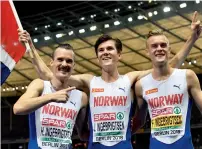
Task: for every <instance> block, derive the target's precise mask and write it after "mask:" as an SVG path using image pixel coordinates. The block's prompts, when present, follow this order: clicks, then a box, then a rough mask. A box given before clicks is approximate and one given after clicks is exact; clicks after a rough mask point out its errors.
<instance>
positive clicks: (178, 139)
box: [135, 30, 202, 149]
mask: <svg viewBox="0 0 202 149" xmlns="http://www.w3.org/2000/svg"><path fill="white" fill-rule="evenodd" d="M147 52H148V55H149V57H150V58H151V61H152V64H153V70H152V72H151V73H150V74H148V75H147V76H145V77H143V78H141V79H140V80H139V81H138V82H137V83H136V85H135V91H136V96H137V102H138V107H139V108H140V110H146V108H145V107H147V106H148V109H149V115H150V118H151V137H150V149H156V148H159V149H171V148H172V149H193V144H192V137H191V132H190V119H191V107H192V102H193V100H192V99H191V98H190V97H193V99H194V101H195V103H196V104H197V106H198V107H199V110H200V111H201V112H202V91H201V88H200V83H199V80H198V78H197V76H196V74H195V73H194V72H193V71H192V70H189V69H174V68H171V67H170V66H169V64H168V59H169V54H170V45H169V41H168V39H167V37H166V36H165V35H164V34H163V33H162V31H160V30H154V31H151V32H149V34H148V38H147ZM145 105H146V106H145Z"/></svg>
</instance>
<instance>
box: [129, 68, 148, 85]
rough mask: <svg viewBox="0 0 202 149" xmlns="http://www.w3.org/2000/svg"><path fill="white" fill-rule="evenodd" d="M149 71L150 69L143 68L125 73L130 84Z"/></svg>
mask: <svg viewBox="0 0 202 149" xmlns="http://www.w3.org/2000/svg"><path fill="white" fill-rule="evenodd" d="M151 72H152V69H149V70H144V71H132V72H129V73H127V74H126V75H127V76H128V77H129V79H130V81H131V84H134V83H136V82H137V81H138V80H140V79H141V78H142V77H144V76H146V75H148V74H149V73H151Z"/></svg>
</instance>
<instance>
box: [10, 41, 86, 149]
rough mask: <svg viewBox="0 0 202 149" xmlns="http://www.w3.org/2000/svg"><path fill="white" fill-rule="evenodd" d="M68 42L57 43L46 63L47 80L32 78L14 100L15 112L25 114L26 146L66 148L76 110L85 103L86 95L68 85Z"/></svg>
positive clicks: (70, 61) (71, 64) (71, 62)
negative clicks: (48, 73) (26, 119)
mask: <svg viewBox="0 0 202 149" xmlns="http://www.w3.org/2000/svg"><path fill="white" fill-rule="evenodd" d="M74 64H75V63H74V52H73V48H72V47H71V46H70V45H69V44H63V45H59V46H58V47H57V48H56V50H55V51H54V53H53V57H52V61H51V63H50V65H51V69H52V72H53V77H52V79H51V80H50V81H44V80H41V79H35V80H34V81H32V82H31V83H30V85H29V86H28V88H27V90H26V92H25V93H24V94H23V95H22V96H21V97H20V99H19V100H18V101H17V102H16V103H15V105H14V107H13V111H14V113H15V114H17V115H24V114H29V139H30V141H29V149H68V148H69V146H70V145H71V143H72V140H71V136H72V131H73V128H74V124H75V121H76V117H77V114H78V112H79V110H80V109H81V108H82V107H85V106H86V105H87V103H88V102H87V101H88V99H87V95H86V93H84V92H81V91H79V90H76V89H75V87H69V85H68V79H69V77H70V75H71V73H72V71H73V67H74Z"/></svg>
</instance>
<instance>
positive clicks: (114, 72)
mask: <svg viewBox="0 0 202 149" xmlns="http://www.w3.org/2000/svg"><path fill="white" fill-rule="evenodd" d="M101 78H102V79H103V80H104V81H105V82H108V83H110V82H114V81H116V80H117V79H118V78H119V73H118V69H117V67H114V68H105V69H104V68H102V75H101Z"/></svg>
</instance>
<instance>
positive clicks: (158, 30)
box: [147, 29, 165, 39]
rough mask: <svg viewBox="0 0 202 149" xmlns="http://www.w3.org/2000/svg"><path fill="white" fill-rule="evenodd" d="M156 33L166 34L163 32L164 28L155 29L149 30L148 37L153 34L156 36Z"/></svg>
mask: <svg viewBox="0 0 202 149" xmlns="http://www.w3.org/2000/svg"><path fill="white" fill-rule="evenodd" d="M156 35H164V36H165V34H164V33H163V31H162V30H160V29H155V30H152V31H149V33H148V34H147V39H149V38H150V37H151V36H156Z"/></svg>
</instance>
